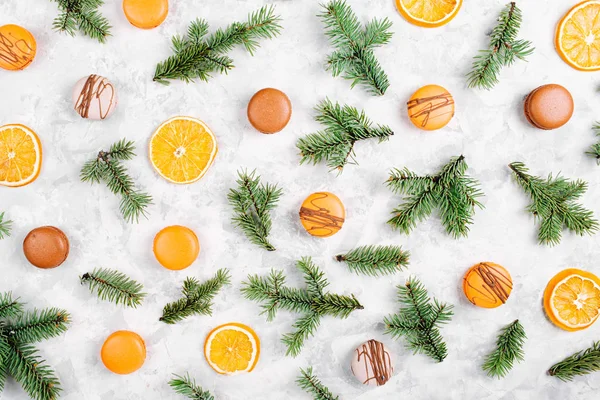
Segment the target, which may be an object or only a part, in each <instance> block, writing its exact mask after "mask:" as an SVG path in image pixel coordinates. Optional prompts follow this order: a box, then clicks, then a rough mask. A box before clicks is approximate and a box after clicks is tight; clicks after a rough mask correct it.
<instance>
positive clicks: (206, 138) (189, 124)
mask: <svg viewBox="0 0 600 400" xmlns="http://www.w3.org/2000/svg"><path fill="white" fill-rule="evenodd" d="M217 151H218V148H217V139H216V138H215V135H214V134H213V133H212V131H211V130H210V129H209V128H208V126H206V124H204V122H202V121H200V120H199V119H196V118H192V117H173V118H171V119H169V120H168V121H165V122H163V124H162V125H161V126H159V127H158V129H157V130H156V132H154V134H153V135H152V138H151V139H150V149H149V153H150V162H151V163H152V166H154V169H156V171H157V172H158V173H159V174H160V176H162V177H163V178H165V179H166V180H168V181H169V182H173V183H181V184H183V183H193V182H196V181H197V180H198V179H200V178H202V177H203V176H204V174H205V173H206V171H208V169H209V168H210V166H211V165H212V163H213V161H214V160H215V157H216V155H217Z"/></svg>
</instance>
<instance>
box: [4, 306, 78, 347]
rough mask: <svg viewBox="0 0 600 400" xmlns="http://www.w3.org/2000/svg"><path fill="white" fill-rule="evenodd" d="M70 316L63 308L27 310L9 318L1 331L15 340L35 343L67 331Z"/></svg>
mask: <svg viewBox="0 0 600 400" xmlns="http://www.w3.org/2000/svg"><path fill="white" fill-rule="evenodd" d="M70 322H71V321H70V316H69V313H67V312H66V311H65V310H61V309H58V308H47V309H44V310H33V311H28V312H26V313H24V314H21V315H19V316H18V317H16V318H15V319H14V320H10V321H9V324H7V325H6V326H5V327H4V328H3V331H4V333H5V335H6V336H7V337H8V338H9V339H11V340H15V341H17V342H21V343H35V342H40V341H42V340H46V339H50V338H53V337H56V336H58V335H60V334H62V333H64V332H66V331H67V328H68V324H69V323H70Z"/></svg>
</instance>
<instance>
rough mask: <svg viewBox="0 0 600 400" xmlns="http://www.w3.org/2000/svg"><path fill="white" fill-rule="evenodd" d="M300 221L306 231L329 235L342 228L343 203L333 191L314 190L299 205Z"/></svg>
mask: <svg viewBox="0 0 600 400" xmlns="http://www.w3.org/2000/svg"><path fill="white" fill-rule="evenodd" d="M299 214H300V222H301V223H302V226H303V227H304V229H306V231H307V232H308V233H310V234H311V235H313V236H317V237H329V236H332V235H335V234H336V233H337V232H339V230H340V229H342V225H343V224H344V221H345V218H346V210H345V209H344V203H342V201H341V200H340V198H339V197H337V196H336V195H335V194H333V193H329V192H316V193H313V194H311V195H310V196H308V197H307V198H306V199H305V200H304V201H303V202H302V206H301V207H300V212H299Z"/></svg>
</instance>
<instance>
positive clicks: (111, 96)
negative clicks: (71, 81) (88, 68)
mask: <svg viewBox="0 0 600 400" xmlns="http://www.w3.org/2000/svg"><path fill="white" fill-rule="evenodd" d="M72 99H73V104H74V108H75V111H77V113H78V114H79V115H81V117H82V118H89V119H95V120H101V119H105V118H108V117H110V115H111V114H112V113H113V112H114V111H115V108H116V107H117V91H116V89H115V87H114V86H113V84H112V83H110V81H109V80H108V79H106V78H104V77H102V76H99V75H90V76H87V77H85V78H81V79H80V80H79V81H78V82H77V83H76V84H75V87H74V88H73V94H72Z"/></svg>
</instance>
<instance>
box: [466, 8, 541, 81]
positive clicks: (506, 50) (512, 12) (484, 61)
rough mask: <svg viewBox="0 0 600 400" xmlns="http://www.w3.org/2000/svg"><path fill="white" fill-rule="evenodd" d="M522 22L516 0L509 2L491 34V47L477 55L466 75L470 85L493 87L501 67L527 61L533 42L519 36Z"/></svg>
mask: <svg viewBox="0 0 600 400" xmlns="http://www.w3.org/2000/svg"><path fill="white" fill-rule="evenodd" d="M521 22H522V14H521V10H520V9H519V7H517V5H516V4H515V2H511V3H508V4H507V5H506V6H505V7H504V9H503V10H502V12H501V13H500V17H499V18H498V25H496V27H495V28H494V29H493V30H492V33H491V34H490V45H489V49H487V50H481V51H480V52H479V54H478V55H477V56H475V57H474V61H473V65H472V67H471V71H470V72H469V73H468V74H467V79H468V85H469V87H471V88H474V87H476V88H480V89H487V90H490V89H492V88H493V87H494V86H495V85H496V84H497V83H498V82H499V81H498V75H499V74H500V69H501V68H502V67H508V66H511V65H512V64H513V63H514V62H515V61H516V60H517V59H519V60H524V61H525V59H526V58H527V57H528V56H529V55H531V54H532V53H533V51H534V47H533V46H532V44H531V42H530V41H528V40H522V39H517V35H518V34H519V28H520V27H521Z"/></svg>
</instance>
